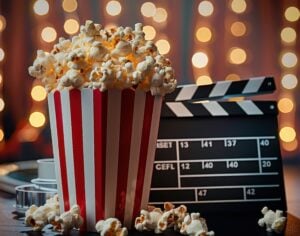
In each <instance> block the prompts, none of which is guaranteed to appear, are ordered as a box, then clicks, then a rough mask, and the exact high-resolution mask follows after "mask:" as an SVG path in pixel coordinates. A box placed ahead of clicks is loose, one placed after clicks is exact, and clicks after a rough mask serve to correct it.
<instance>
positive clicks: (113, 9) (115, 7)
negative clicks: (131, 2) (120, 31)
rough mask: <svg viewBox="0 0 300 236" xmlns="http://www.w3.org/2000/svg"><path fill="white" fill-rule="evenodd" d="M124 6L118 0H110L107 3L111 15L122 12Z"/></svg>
mask: <svg viewBox="0 0 300 236" xmlns="http://www.w3.org/2000/svg"><path fill="white" fill-rule="evenodd" d="M121 11H122V6H121V4H120V3H119V2H118V1H114V0H113V1H109V2H108V3H107V4H106V12H107V14H109V15H111V16H117V15H119V14H120V13H121Z"/></svg>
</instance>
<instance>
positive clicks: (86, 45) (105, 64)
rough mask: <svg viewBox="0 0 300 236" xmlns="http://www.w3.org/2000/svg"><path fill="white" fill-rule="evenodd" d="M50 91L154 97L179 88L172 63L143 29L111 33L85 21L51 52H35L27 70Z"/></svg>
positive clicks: (112, 31) (128, 29)
mask: <svg viewBox="0 0 300 236" xmlns="http://www.w3.org/2000/svg"><path fill="white" fill-rule="evenodd" d="M28 71H29V74H30V75H31V76H33V77H35V78H37V79H40V80H41V81H42V82H43V84H44V85H45V88H46V90H47V91H48V92H50V91H52V90H62V89H64V88H70V89H71V88H85V87H89V88H94V89H100V90H101V91H105V90H107V89H110V88H116V89H125V88H134V89H141V90H143V91H151V93H152V95H165V94H166V93H170V92H172V91H173V90H174V89H175V87H176V84H177V81H176V79H175V77H174V70H173V68H172V67H171V63H170V61H169V59H167V58H165V57H164V56H163V55H160V54H159V52H158V50H157V47H156V46H155V44H154V43H153V42H152V41H147V40H145V34H144V32H143V26H142V24H141V23H137V24H135V28H134V29H132V28H130V27H125V28H124V27H118V28H112V29H109V30H106V29H104V28H103V27H102V26H101V25H100V24H94V23H93V22H92V21H86V22H85V25H83V26H81V28H80V33H79V35H77V36H73V37H72V39H71V40H69V39H64V38H60V39H59V42H58V43H57V44H55V45H54V48H53V50H52V51H51V52H50V53H48V52H44V51H42V50H38V51H37V57H36V59H35V61H34V63H33V65H32V66H30V67H29V69H28Z"/></svg>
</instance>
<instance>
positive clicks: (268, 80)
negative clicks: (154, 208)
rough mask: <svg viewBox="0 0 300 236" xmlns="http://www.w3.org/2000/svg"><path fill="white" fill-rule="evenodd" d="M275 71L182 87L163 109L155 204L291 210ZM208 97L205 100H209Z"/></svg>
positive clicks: (229, 209) (155, 169) (198, 209)
mask: <svg viewBox="0 0 300 236" xmlns="http://www.w3.org/2000/svg"><path fill="white" fill-rule="evenodd" d="M275 89H276V88H275V82H274V79H273V78H272V77H255V78H250V79H249V80H241V81H221V82H217V83H215V84H211V85H203V86H197V85H187V86H181V87H178V88H177V89H176V90H175V92H174V93H172V94H169V95H167V96H166V98H165V101H164V103H163V107H162V113H161V121H160V128H159V133H158V140H157V149H156V156H155V163H154V167H153V177H152V185H151V191H150V199H149V204H153V205H162V204H163V203H164V202H166V201H170V202H172V203H174V204H175V205H178V204H185V205H186V206H187V207H188V209H189V211H190V212H193V211H194V212H201V213H202V212H204V213H210V212H218V211H223V212H232V213H234V212H237V213H238V212H256V213H257V212H258V213H257V214H259V212H260V210H261V208H262V207H263V206H268V207H269V208H272V209H281V210H286V199H285V191H284V182H283V172H282V160H281V154H280V146H279V139H278V124H277V114H278V111H277V103H276V102H275V101H252V100H242V101H238V102H233V101H221V99H224V98H228V97H237V96H243V97H246V96H252V95H260V94H264V93H271V92H273V91H274V90H275ZM205 100H206V101H205Z"/></svg>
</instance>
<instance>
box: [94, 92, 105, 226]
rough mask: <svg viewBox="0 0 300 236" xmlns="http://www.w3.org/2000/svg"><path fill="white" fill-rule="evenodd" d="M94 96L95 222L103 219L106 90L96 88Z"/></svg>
mask: <svg viewBox="0 0 300 236" xmlns="http://www.w3.org/2000/svg"><path fill="white" fill-rule="evenodd" d="M93 96H94V98H93V99H94V155H95V156H94V158H95V160H94V161H95V204H96V222H97V221H98V220H101V219H104V207H105V195H104V193H105V155H106V120H107V118H106V117H107V92H101V91H100V90H98V89H96V90H94V91H93Z"/></svg>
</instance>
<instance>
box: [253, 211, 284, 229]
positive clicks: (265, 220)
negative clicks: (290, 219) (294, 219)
mask: <svg viewBox="0 0 300 236" xmlns="http://www.w3.org/2000/svg"><path fill="white" fill-rule="evenodd" d="M261 213H262V214H263V215H264V216H263V217H262V218H260V219H259V220H258V225H259V226H261V227H264V226H266V231H268V232H272V231H274V232H275V233H281V232H283V230H284V228H285V224H286V217H284V216H283V211H281V210H276V212H274V211H272V210H269V208H268V207H266V206H265V207H263V209H262V210H261Z"/></svg>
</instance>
